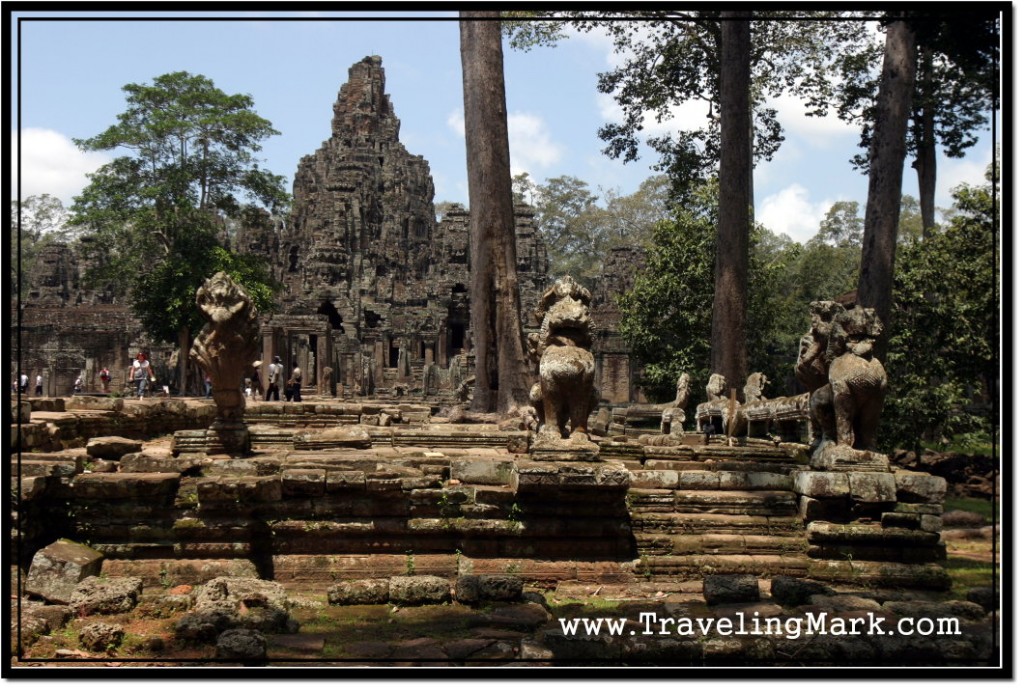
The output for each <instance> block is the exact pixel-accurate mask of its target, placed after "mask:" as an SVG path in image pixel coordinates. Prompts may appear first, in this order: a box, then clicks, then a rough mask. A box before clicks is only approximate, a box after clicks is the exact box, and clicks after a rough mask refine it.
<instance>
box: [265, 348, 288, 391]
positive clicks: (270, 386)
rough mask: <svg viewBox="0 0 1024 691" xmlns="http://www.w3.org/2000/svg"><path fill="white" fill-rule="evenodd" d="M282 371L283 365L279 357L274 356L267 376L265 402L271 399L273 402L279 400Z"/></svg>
mask: <svg viewBox="0 0 1024 691" xmlns="http://www.w3.org/2000/svg"><path fill="white" fill-rule="evenodd" d="M283 370H284V365H282V364H281V356H280V355H275V356H274V361H273V362H271V363H270V371H269V374H268V375H267V397H266V400H268V401H269V400H270V399H271V397H273V399H274V400H275V401H280V400H281V372H282V371H283Z"/></svg>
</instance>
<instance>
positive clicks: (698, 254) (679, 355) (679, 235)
mask: <svg viewBox="0 0 1024 691" xmlns="http://www.w3.org/2000/svg"><path fill="white" fill-rule="evenodd" d="M716 223H717V190H716V189H715V186H714V185H705V186H703V187H701V188H700V189H698V190H696V192H695V193H694V194H693V195H692V196H691V197H690V198H689V202H688V204H687V205H686V206H681V207H678V208H677V209H676V210H675V213H674V216H673V218H672V219H671V220H667V221H661V222H659V223H657V224H655V226H654V232H653V236H652V237H651V240H650V243H649V244H648V245H647V258H646V264H645V266H644V268H643V269H642V270H641V271H640V272H639V273H638V274H637V276H636V279H635V281H634V283H633V288H632V290H630V291H628V292H627V293H625V294H624V295H623V296H622V297H621V298H620V299H619V302H618V304H619V307H620V308H621V310H622V313H623V315H622V322H621V325H620V328H621V330H622V335H623V338H624V339H625V340H626V343H627V345H629V347H630V351H631V353H632V354H633V356H634V357H636V358H637V361H638V363H639V364H640V365H641V366H642V371H641V376H640V381H639V384H640V386H641V387H642V388H643V389H644V392H645V394H646V395H647V397H648V398H649V399H651V400H670V399H671V398H673V397H674V395H675V386H676V380H677V379H678V378H679V374H680V373H681V372H684V371H685V372H687V373H688V374H690V376H691V378H692V381H694V382H701V383H702V382H705V381H707V379H708V377H709V376H710V374H711V372H710V370H709V367H710V362H711V307H712V303H713V301H714V268H715V237H716ZM751 240H752V249H751V258H750V267H749V276H750V286H749V291H748V299H749V303H748V308H747V315H748V320H747V321H748V324H747V334H746V339H747V348H748V352H749V353H750V366H751V371H761V372H764V373H765V374H767V375H768V378H769V379H770V380H772V381H773V382H776V383H779V382H782V381H784V380H785V379H786V377H787V376H788V371H789V370H792V360H794V359H795V357H796V343H797V339H798V338H799V333H801V332H798V333H797V334H796V336H794V337H789V335H788V334H787V333H785V331H784V330H779V329H778V328H777V327H776V326H775V323H774V320H775V316H776V315H777V314H778V312H779V304H780V302H779V301H780V297H779V290H780V286H781V285H782V283H783V279H784V278H785V276H786V263H785V260H786V258H787V257H788V256H789V254H788V252H789V250H788V245H787V244H786V243H785V242H780V241H779V239H778V238H776V237H775V236H774V235H772V234H771V233H770V232H769V231H767V230H766V229H764V228H762V227H756V228H755V229H754V232H753V233H752V235H751ZM804 311H805V312H806V305H805V306H804ZM790 341H791V343H790ZM695 401H696V398H695V399H694V402H695ZM691 412H692V411H691Z"/></svg>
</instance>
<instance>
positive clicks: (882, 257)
mask: <svg viewBox="0 0 1024 691" xmlns="http://www.w3.org/2000/svg"><path fill="white" fill-rule="evenodd" d="M914 74H915V56H914V32H913V30H912V29H911V28H910V26H909V25H908V24H907V23H906V22H904V21H894V22H892V23H891V24H889V26H888V28H887V30H886V34H885V55H884V58H883V60H882V79H881V83H880V84H879V87H878V104H877V109H876V116H875V117H876V121H875V134H874V139H872V141H871V163H870V168H869V171H868V199H867V207H866V209H865V212H864V245H863V248H862V250H861V259H860V280H859V282H858V284H857V300H858V302H860V304H861V305H863V306H864V307H872V308H874V309H875V311H876V313H877V314H878V316H879V318H880V319H881V320H882V324H883V326H884V328H885V330H884V331H883V332H882V336H881V338H880V339H878V342H877V343H876V344H875V354H876V355H877V356H878V357H879V358H880V359H883V360H884V357H885V346H886V343H887V341H888V337H887V334H888V329H889V326H890V324H889V314H890V311H891V307H892V285H893V265H894V264H895V262H896V235H897V231H898V229H899V221H900V198H901V196H902V189H903V163H904V160H905V159H906V152H907V146H906V141H907V140H906V137H907V120H908V118H909V117H910V103H911V101H912V99H913V95H914Z"/></svg>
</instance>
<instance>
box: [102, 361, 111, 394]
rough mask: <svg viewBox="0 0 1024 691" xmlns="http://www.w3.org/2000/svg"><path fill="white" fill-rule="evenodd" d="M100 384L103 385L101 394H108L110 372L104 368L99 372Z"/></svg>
mask: <svg viewBox="0 0 1024 691" xmlns="http://www.w3.org/2000/svg"><path fill="white" fill-rule="evenodd" d="M100 382H101V383H102V384H103V393H109V392H110V370H108V369H107V368H106V367H104V368H103V369H101V370H100Z"/></svg>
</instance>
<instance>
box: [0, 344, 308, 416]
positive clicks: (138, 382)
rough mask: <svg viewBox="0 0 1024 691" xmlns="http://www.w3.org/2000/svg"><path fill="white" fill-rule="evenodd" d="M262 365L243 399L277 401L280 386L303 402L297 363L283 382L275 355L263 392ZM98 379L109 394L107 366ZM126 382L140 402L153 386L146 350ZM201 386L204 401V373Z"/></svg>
mask: <svg viewBox="0 0 1024 691" xmlns="http://www.w3.org/2000/svg"><path fill="white" fill-rule="evenodd" d="M262 366H263V361H262V360H257V361H256V362H254V363H252V374H251V375H250V376H248V377H246V378H245V383H244V388H245V395H246V397H251V398H252V399H253V400H259V399H260V398H261V397H264V400H267V401H271V400H273V401H280V400H281V387H282V385H283V387H284V397H285V400H286V401H294V402H296V403H299V402H301V401H302V369H301V368H300V367H299V363H297V362H292V371H291V376H289V377H288V379H287V380H285V367H284V364H283V363H282V362H281V356H280V355H275V356H274V358H273V361H272V362H271V363H270V366H269V368H268V377H267V379H268V380H267V387H266V390H264V388H263V377H262V375H261V374H260V368H261V367H262ZM99 379H100V383H101V384H102V387H103V393H109V392H110V383H111V381H112V380H113V376H112V375H111V373H110V370H109V369H108V368H106V367H104V368H103V369H101V370H100V372H99ZM128 382H129V384H130V386H131V391H132V393H133V395H136V396H138V397H139V400H140V401H141V400H142V399H143V398H144V397H145V396H146V392H147V391H148V390H149V389H150V388H151V387H152V386H153V385H155V383H156V374H155V373H154V372H153V365H152V364H151V363H150V361H149V356H148V354H147V353H146V352H145V351H139V352H138V353H137V354H136V356H135V359H134V360H132V364H131V367H130V368H129V370H128ZM282 382H283V384H282ZM203 384H204V390H205V391H204V393H205V395H206V397H207V398H210V397H211V396H212V393H213V382H212V381H211V380H210V375H209V374H204V376H203ZM28 386H29V376H28V375H27V374H25V373H20V374H19V375H18V378H17V379H15V381H14V382H12V384H11V392H12V393H15V392H20V393H22V394H27V393H28ZM83 388H84V375H82V374H80V375H78V377H77V378H76V379H75V383H74V385H73V393H75V394H80V393H82V390H83ZM164 392H165V393H169V391H168V387H166V386H165V387H164ZM35 395H36V396H42V395H43V375H42V374H37V375H36V378H35Z"/></svg>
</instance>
